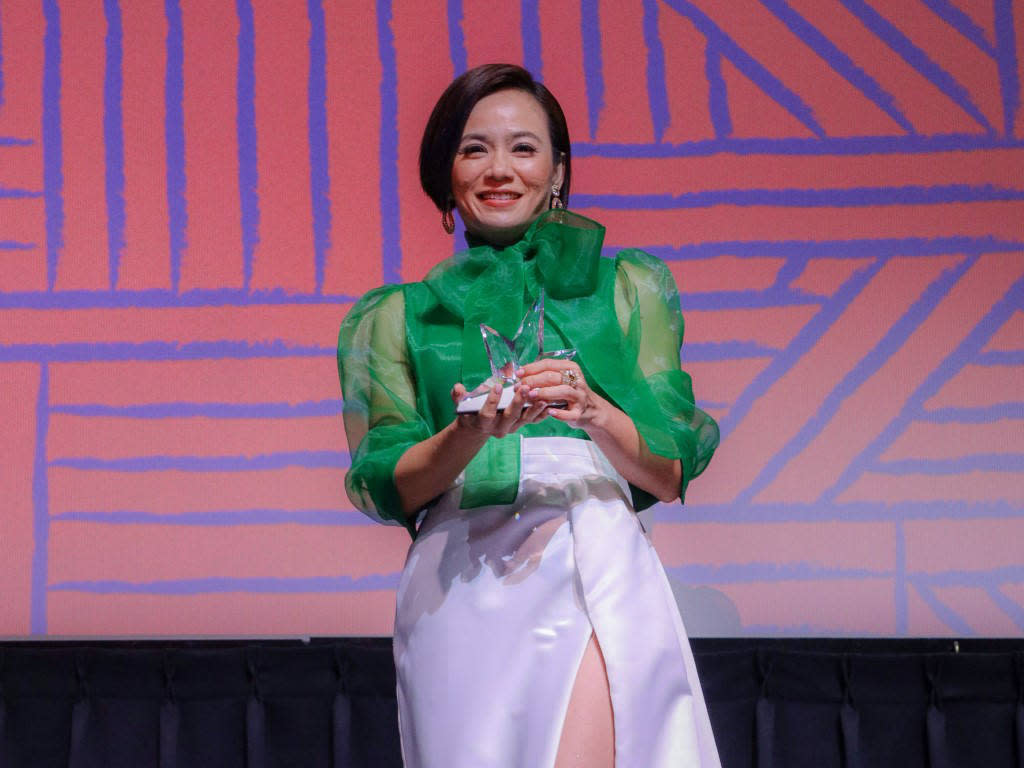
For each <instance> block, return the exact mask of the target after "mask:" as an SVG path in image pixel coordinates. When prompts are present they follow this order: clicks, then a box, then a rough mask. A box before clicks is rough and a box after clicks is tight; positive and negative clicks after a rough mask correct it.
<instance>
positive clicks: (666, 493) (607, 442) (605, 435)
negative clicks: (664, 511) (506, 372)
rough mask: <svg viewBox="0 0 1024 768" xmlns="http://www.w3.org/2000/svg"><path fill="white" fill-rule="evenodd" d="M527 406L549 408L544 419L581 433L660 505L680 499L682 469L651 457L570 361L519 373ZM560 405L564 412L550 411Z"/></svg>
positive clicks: (533, 366)
mask: <svg viewBox="0 0 1024 768" xmlns="http://www.w3.org/2000/svg"><path fill="white" fill-rule="evenodd" d="M519 377H520V380H521V381H522V385H523V388H524V389H525V390H526V391H525V393H524V396H525V397H526V402H528V403H533V404H536V403H545V404H547V405H548V407H547V409H546V410H545V411H544V413H545V415H547V416H550V417H551V418H553V419H558V420H559V421H564V422H566V423H568V424H569V426H572V427H576V428H579V429H582V430H584V431H585V432H586V433H587V435H589V436H590V439H591V440H593V441H594V442H595V443H596V444H597V445H598V446H599V447H600V448H601V450H602V451H603V452H604V455H605V456H606V457H607V458H608V461H610V462H611V463H612V466H613V467H615V469H617V470H618V471H619V473H620V474H621V475H622V476H623V477H624V478H626V480H628V481H629V482H631V483H632V484H633V485H636V486H638V487H640V488H643V489H644V490H646V491H649V492H650V493H652V494H654V495H655V496H656V497H657V498H658V499H660V500H661V501H673V500H674V499H676V498H678V497H679V487H680V483H681V482H682V465H681V464H680V463H679V461H678V460H676V459H668V458H665V457H663V456H658V455H656V454H653V453H651V451H650V449H649V448H648V447H647V443H645V442H644V440H643V438H641V437H640V433H639V432H637V429H636V425H635V424H633V420H632V419H630V418H629V416H628V415H626V413H625V412H624V411H620V410H619V409H618V408H617V407H616V406H615V405H614V404H612V403H611V402H609V401H608V400H605V399H604V398H603V397H601V396H600V395H598V394H597V393H596V392H594V391H593V390H592V389H591V388H590V386H589V385H588V384H587V380H586V378H584V376H583V372H582V371H581V370H580V367H579V365H578V364H576V363H574V362H572V361H571V360H537V361H535V362H532V363H530V364H529V365H525V366H523V368H522V370H521V371H520V372H519ZM559 401H561V402H564V403H565V407H564V408H553V407H551V405H552V404H554V403H558V402H559Z"/></svg>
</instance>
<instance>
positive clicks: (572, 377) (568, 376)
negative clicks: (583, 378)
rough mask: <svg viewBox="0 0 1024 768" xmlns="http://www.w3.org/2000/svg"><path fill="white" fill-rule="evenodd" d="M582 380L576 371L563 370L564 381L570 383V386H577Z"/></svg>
mask: <svg viewBox="0 0 1024 768" xmlns="http://www.w3.org/2000/svg"><path fill="white" fill-rule="evenodd" d="M579 380H580V377H579V376H577V375H576V371H571V370H564V371H562V383H563V384H568V385H569V386H570V387H575V386H576V382H577V381H579Z"/></svg>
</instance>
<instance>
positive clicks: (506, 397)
mask: <svg viewBox="0 0 1024 768" xmlns="http://www.w3.org/2000/svg"><path fill="white" fill-rule="evenodd" d="M489 394H490V391H489V390H488V391H487V392H481V393H480V394H479V395H470V396H469V397H464V398H463V399H462V400H460V401H459V404H458V405H457V406H455V412H456V413H479V412H480V409H481V408H483V407H484V403H485V402H486V401H487V395H489ZM515 395H516V388H515V385H514V384H509V385H508V386H506V387H503V388H502V390H501V397H499V398H498V412H499V413H500V412H501V411H504V410H505V408H506V407H508V404H509V403H511V402H512V398H513V397H515ZM567 405H568V403H567V402H565V401H564V400H557V401H555V402H553V403H548V408H565V407H566V406H567ZM526 407H527V404H526V403H524V404H523V408H526Z"/></svg>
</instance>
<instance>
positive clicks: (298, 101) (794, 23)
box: [0, 0, 1024, 637]
mask: <svg viewBox="0 0 1024 768" xmlns="http://www.w3.org/2000/svg"><path fill="white" fill-rule="evenodd" d="M488 61H511V62H515V63H520V64H523V65H524V66H526V67H528V68H529V69H530V70H531V71H532V72H534V74H535V75H537V76H538V77H539V78H540V79H542V80H543V81H544V82H545V83H546V84H547V85H548V87H549V88H550V89H551V90H552V91H553V92H554V94H555V95H556V96H557V97H558V99H559V100H560V102H561V103H562V106H563V107H564V109H565V112H566V115H567V117H568V120H569V127H570V133H571V136H572V137H573V189H572V197H571V201H570V204H571V207H572V208H573V209H574V210H577V211H579V212H580V213H582V214H584V215H586V216H589V217H591V218H594V219H597V220H599V221H601V222H602V223H603V224H605V225H606V227H607V236H606V242H605V245H606V252H607V254H608V255H611V254H613V253H614V252H615V251H616V250H617V249H619V248H623V247H639V248H643V249H645V250H647V251H649V252H651V253H653V254H655V255H657V256H659V257H660V258H662V259H664V260H665V261H666V262H667V263H668V264H669V266H670V268H671V270H672V272H673V274H674V275H675V278H676V281H677V283H678V285H679V289H680V292H681V297H682V303H683V312H684V315H685V318H686V342H685V344H684V346H683V351H682V358H683V367H684V368H685V369H686V370H688V371H689V372H690V373H691V374H692V375H693V380H694V386H695V391H696V394H697V398H698V402H699V403H700V404H701V406H702V407H704V408H705V409H706V410H707V411H708V412H710V413H711V414H712V415H713V416H714V417H715V418H716V419H717V420H718V422H719V424H720V426H721V429H722V444H721V446H720V448H719V451H718V453H717V454H716V456H715V459H714V461H712V463H711V465H710V466H709V468H708V470H707V472H706V473H705V475H704V476H702V477H701V478H700V479H698V480H697V481H695V482H694V483H693V485H692V486H691V487H690V489H689V491H688V494H687V499H686V504H685V505H680V504H678V503H677V504H663V505H660V506H659V507H658V508H657V512H656V517H657V520H658V523H657V525H656V527H655V529H654V534H653V535H654V541H655V544H656V546H657V548H658V550H659V552H660V554H661V556H662V560H663V561H664V563H665V566H666V568H667V570H668V571H669V574H670V576H671V578H672V580H673V582H674V584H675V587H676V589H677V597H678V598H679V600H680V602H681V603H682V604H683V606H684V619H685V620H686V621H687V622H688V625H689V626H690V629H691V633H692V634H698V635H702V634H703V635H722V634H725V635H742V634H748V635H820V634H827V635H898V636H907V635H913V636H918V635H946V636H950V635H956V636H967V635H983V636H1017V637H1020V636H1024V544H1021V542H1024V106H1022V104H1021V95H1022V87H1021V86H1022V83H1024V2H1022V0H884V1H883V0H735V2H730V3H721V2H718V1H717V0H635V2H629V3H626V2H619V0H522V1H521V2H518V3H502V4H495V3H485V2H482V0H445V1H444V2H442V0H416V2H413V1H412V0H377V2H368V1H363V2H354V1H348V2H325V1H324V0H305V2H300V1H299V0H275V1H274V2H271V0H233V1H232V2H227V1H226V0H215V1H213V2H210V1H209V0H159V1H158V0H132V1H131V2H128V0H102V1H101V0H0V391H2V392H3V397H2V398H0V429H2V431H3V435H4V440H3V441H2V442H0V488H2V490H3V494H4V498H5V505H4V509H3V512H2V514H0V574H2V578H3V584H4V600H3V601H2V604H0V635H11V636H28V635H51V636H62V635H116V636H123V635H149V636H156V635H161V636H162V635H341V634H377V633H382V634H387V633H390V632H391V629H392V623H391V622H392V612H393V608H394V589H395V586H396V584H397V578H398V573H399V571H400V569H401V567H402V563H403V558H404V555H405V551H406V549H407V547H408V541H409V540H408V536H407V534H406V533H405V532H404V530H402V529H398V528H392V527H386V526H380V525H376V524H373V523H371V521H370V520H369V519H368V518H366V517H365V516H363V515H362V514H361V513H359V512H358V511H355V510H353V509H352V508H351V504H350V502H349V501H348V499H347V498H346V496H345V493H344V473H345V470H346V467H347V465H348V461H349V459H348V446H347V445H346V444H345V435H344V431H343V429H342V424H341V400H340V392H339V387H338V382H337V372H336V369H335V342H336V338H337V331H338V326H339V323H340V321H341V319H342V317H343V316H344V314H345V312H346V311H347V310H348V308H349V307H350V306H351V304H352V302H353V301H355V300H356V299H357V298H358V297H359V296H360V295H362V294H363V293H364V292H365V291H367V290H369V289H370V288H372V287H374V286H376V285H379V284H381V283H383V282H399V281H407V280H417V279H420V278H421V277H422V276H423V275H424V274H425V272H426V271H427V270H428V269H429V268H430V267H431V266H432V265H434V264H435V263H437V262H438V261H439V260H441V259H442V258H444V257H445V256H447V255H448V254H450V253H451V252H452V251H453V250H455V249H458V248H460V247H462V246H463V245H464V240H463V239H462V236H461V235H456V237H455V238H454V240H453V239H452V238H451V237H449V236H447V235H445V234H444V232H443V230H442V228H441V226H440V221H439V216H438V214H437V212H436V211H435V210H434V209H433V206H432V205H431V204H430V203H429V201H428V200H427V199H426V197H425V196H424V195H423V193H422V191H421V190H420V189H419V180H418V170H417V166H416V158H417V152H418V144H419V138H420V134H421V131H422V126H423V125H424V123H425V121H426V117H427V115H428V114H429V111H430V109H431V107H432V106H433V102H434V100H435V99H436V98H437V96H438V95H439V94H440V92H441V90H442V89H443V88H444V86H445V85H447V83H448V82H449V81H450V80H451V78H452V77H453V76H455V75H456V74H458V73H460V72H462V71H464V70H465V69H466V68H468V67H471V66H475V65H477V64H481V63H484V62H488Z"/></svg>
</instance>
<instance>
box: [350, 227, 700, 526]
mask: <svg viewBox="0 0 1024 768" xmlns="http://www.w3.org/2000/svg"><path fill="white" fill-rule="evenodd" d="M603 239H604V227H602V226H601V225H600V224H598V223H597V222H594V221H591V220H590V219H587V218H585V217H583V216H579V215H578V214H574V213H570V212H569V211H565V210H556V211H548V212H546V213H544V214H543V215H541V216H540V217H539V218H538V219H537V221H535V222H534V223H533V225H531V227H530V228H529V230H527V232H526V234H525V235H524V236H523V238H522V239H521V240H520V241H519V242H517V243H515V244H514V245H511V246H508V247H506V248H495V247H493V246H490V245H488V244H486V243H477V242H474V241H472V240H471V241H470V244H471V246H472V247H470V248H469V249H468V250H465V251H462V252H460V253H458V254H456V255H455V256H452V257H451V258H449V259H446V260H445V261H443V262H442V263H441V264H439V265H438V266H436V267H435V268H434V269H432V270H431V271H430V273H429V274H428V275H427V277H426V279H424V280H423V281H422V282H419V283H408V284H404V285H386V286H382V287H380V288H377V289H375V290H373V291H370V292H369V293H367V294H366V295H365V296H363V298H362V299H360V300H359V302H358V303H356V305H355V306H353V307H352V309H351V310H350V311H349V313H348V315H347V316H346V317H345V320H344V321H343V322H342V325H341V333H340V335H339V340H338V372H339V376H340V378H341V386H342V392H343V395H344V419H345V431H346V433H347V435H348V444H349V450H350V451H351V456H352V464H351V467H350V468H349V471H348V475H347V477H346V481H345V485H346V490H347V491H348V495H349V498H350V499H351V500H352V503H353V504H355V505H356V507H358V508H359V509H361V510H363V511H364V512H366V513H367V514H368V515H370V516H371V517H374V518H376V519H378V520H381V521H382V522H393V523H398V524H403V525H406V526H407V527H408V528H409V530H410V533H412V534H413V535H415V528H414V521H413V520H412V519H406V518H405V516H404V515H403V514H402V511H401V504H400V501H399V496H398V492H397V489H396V488H395V484H394V470H395V465H396V464H397V462H398V459H399V458H400V457H401V455H402V454H403V453H404V452H405V451H406V450H407V449H408V448H409V447H410V446H411V445H413V444H415V443H417V442H419V441H421V440H425V439H426V438H428V437H430V436H431V435H433V434H434V433H436V432H438V431H439V430H441V429H442V428H444V427H445V426H446V425H447V424H449V423H450V422H451V421H452V420H453V419H454V418H455V409H454V406H453V405H452V402H451V397H450V392H451V388H452V385H453V384H454V383H455V382H457V381H461V382H462V383H463V384H465V386H466V387H467V388H468V389H472V388H473V387H475V386H476V385H477V384H479V383H481V382H482V381H483V380H484V379H485V378H487V376H488V375H490V367H489V364H488V362H487V356H486V352H485V350H484V346H483V341H482V339H481V336H480V323H487V324H488V325H490V326H491V327H492V328H495V329H496V330H498V331H500V332H501V333H503V334H505V335H506V336H508V337H511V336H512V335H513V334H514V333H515V331H516V329H517V328H518V326H519V322H520V321H521V320H522V318H523V315H524V314H525V312H526V310H527V309H528V308H529V306H530V305H531V304H532V303H533V302H534V301H535V299H536V297H537V295H538V292H539V290H540V289H541V287H543V289H544V292H545V324H544V327H545V339H544V348H545V349H562V348H569V347H571V348H575V349H576V350H577V355H576V361H577V362H578V363H579V364H580V367H581V368H582V370H583V374H584V376H585V377H586V380H587V383H588V384H589V385H590V387H591V389H593V390H594V391H595V392H597V393H598V394H599V395H601V396H603V397H605V398H606V399H608V400H609V401H611V402H612V403H614V404H615V405H616V406H618V407H619V408H621V409H622V410H623V411H625V412H626V413H627V414H628V415H629V416H630V418H631V419H632V420H633V422H634V424H635V425H636V428H637V431H638V432H639V433H640V435H641V436H642V438H643V439H644V441H645V442H646V443H647V446H648V447H649V448H650V450H651V451H652V452H653V453H656V454H658V455H660V456H666V457H669V458H674V459H679V461H680V462H681V465H682V478H683V479H682V487H681V488H680V497H682V495H683V493H684V491H685V489H686V485H687V483H688V482H689V481H690V480H691V479H693V478H694V477H696V476H697V475H699V474H700V473H701V471H703V469H704V467H705V466H706V465H707V463H708V461H709V460H710V458H711V454H712V453H713V452H714V450H715V447H716V446H717V445H718V426H717V425H716V424H715V422H714V420H713V419H712V418H711V417H710V416H708V415H707V414H706V413H704V412H703V411H702V410H700V409H699V408H697V407H696V406H695V405H694V401H693V391H692V385H691V382H690V377H689V375H687V374H686V373H685V372H684V371H682V370H680V367H679V348H680V345H681V344H682V341H683V318H682V315H681V314H680V311H679V295H678V292H677V291H676V286H675V282H674V280H673V279H672V275H671V273H670V272H669V271H668V269H667V267H666V266H665V265H664V263H662V262H661V261H659V260H658V259H656V258H654V257H653V256H650V255H649V254H646V253H644V252H643V251H638V250H625V251H621V252H619V253H618V254H617V255H616V256H615V258H613V259H609V258H602V257H601V243H602V242H603ZM542 435H561V436H571V437H578V438H581V439H589V438H588V437H587V434H586V433H585V432H583V431H582V430H576V429H573V428H572V427H570V426H569V425H567V424H565V423H564V422H561V421H558V420H557V419H551V418H548V419H543V420H541V421H540V422H538V423H536V424H530V425H527V426H525V427H523V428H522V429H520V430H519V431H518V432H517V433H515V434H512V435H509V436H507V437H504V438H500V439H498V438H493V437H492V438H490V439H489V440H488V441H487V443H486V444H485V445H484V448H483V449H481V451H480V452H479V453H478V454H477V455H476V457H475V458H474V459H473V460H472V461H471V462H470V464H469V466H467V467H466V471H465V473H464V476H463V477H464V486H463V493H462V506H463V507H464V508H471V507H478V506H484V505H487V504H503V503H510V502H512V501H513V500H514V499H515V496H516V492H517V490H518V480H519V440H520V438H521V436H523V437H533V436H542ZM632 491H633V503H634V506H635V507H636V508H637V509H643V508H645V507H647V506H650V505H651V504H652V503H653V502H654V501H655V499H654V497H653V496H651V495H650V494H649V493H647V492H645V491H643V490H642V489H639V488H635V487H633V488H632ZM413 517H415V516H413Z"/></svg>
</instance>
